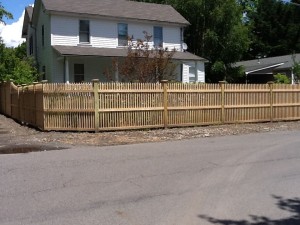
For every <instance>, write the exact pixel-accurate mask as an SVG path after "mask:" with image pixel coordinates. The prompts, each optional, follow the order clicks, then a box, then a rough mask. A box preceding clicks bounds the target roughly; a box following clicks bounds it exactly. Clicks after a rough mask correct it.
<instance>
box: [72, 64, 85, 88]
mask: <svg viewBox="0 0 300 225" xmlns="http://www.w3.org/2000/svg"><path fill="white" fill-rule="evenodd" d="M83 81H84V64H74V82H75V83H80V82H83Z"/></svg>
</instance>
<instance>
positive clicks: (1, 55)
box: [0, 38, 38, 84]
mask: <svg viewBox="0 0 300 225" xmlns="http://www.w3.org/2000/svg"><path fill="white" fill-rule="evenodd" d="M24 46H25V45H24V44H22V45H20V46H18V47H17V48H8V47H6V46H5V45H4V43H3V41H2V40H1V38H0V80H1V81H4V80H6V81H7V80H11V79H12V80H13V81H14V82H15V83H16V84H29V83H32V82H34V81H36V80H37V79H38V72H37V69H36V68H35V63H34V60H33V59H32V58H28V57H26V53H24ZM25 47H26V46H25Z"/></svg>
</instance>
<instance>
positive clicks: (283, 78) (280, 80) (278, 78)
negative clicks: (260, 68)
mask: <svg viewBox="0 0 300 225" xmlns="http://www.w3.org/2000/svg"><path fill="white" fill-rule="evenodd" d="M274 82H275V83H277V84H290V83H291V80H290V78H288V76H287V75H285V74H281V73H278V74H276V75H274Z"/></svg>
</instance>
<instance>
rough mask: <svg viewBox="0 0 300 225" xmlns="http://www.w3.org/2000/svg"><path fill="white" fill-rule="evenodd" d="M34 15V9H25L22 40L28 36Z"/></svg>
mask: <svg viewBox="0 0 300 225" xmlns="http://www.w3.org/2000/svg"><path fill="white" fill-rule="evenodd" d="M32 13H33V7H32V6H27V7H26V8H25V15H24V21H23V28H22V38H25V37H26V36H27V33H28V24H29V23H30V22H31V19H32Z"/></svg>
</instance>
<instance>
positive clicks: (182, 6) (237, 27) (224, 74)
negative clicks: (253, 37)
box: [142, 0, 250, 82]
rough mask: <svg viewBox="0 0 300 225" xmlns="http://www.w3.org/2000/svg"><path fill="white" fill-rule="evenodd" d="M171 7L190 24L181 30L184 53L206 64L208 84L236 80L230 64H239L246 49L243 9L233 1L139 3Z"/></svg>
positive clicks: (155, 1)
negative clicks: (204, 60)
mask: <svg viewBox="0 0 300 225" xmlns="http://www.w3.org/2000/svg"><path fill="white" fill-rule="evenodd" d="M142 1H144V2H154V3H161V4H170V5H172V6H173V7H174V8H175V9H176V10H177V11H178V12H179V13H181V14H182V15H183V16H184V17H185V18H186V19H187V20H188V21H189V22H190V23H191V25H190V26H188V27H187V28H186V30H185V42H186V43H187V44H188V46H189V49H188V51H190V52H192V53H194V54H196V55H199V56H201V57H204V58H206V59H208V60H209V63H208V64H207V68H206V74H207V76H206V78H207V80H208V81H210V82H217V81H220V80H223V79H226V80H228V81H233V80H236V79H239V76H240V74H239V73H232V70H233V68H232V66H231V65H232V63H234V62H236V61H239V60H240V59H241V58H242V56H243V54H244V53H245V52H246V51H247V49H248V46H249V43H250V41H249V38H248V28H247V27H246V26H244V24H243V20H242V19H243V8H242V7H241V6H240V5H239V4H238V3H237V1H236V0H214V1H210V0H189V1H182V0H142Z"/></svg>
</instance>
